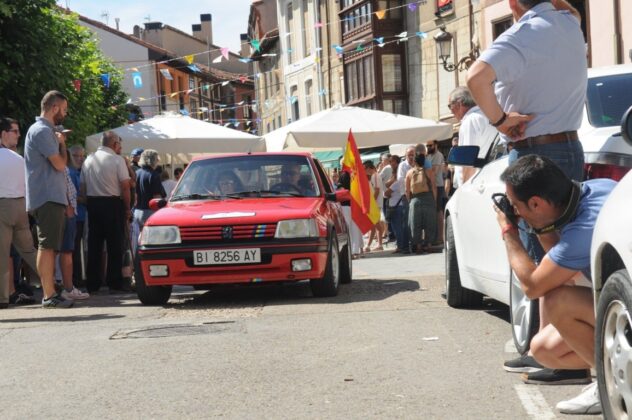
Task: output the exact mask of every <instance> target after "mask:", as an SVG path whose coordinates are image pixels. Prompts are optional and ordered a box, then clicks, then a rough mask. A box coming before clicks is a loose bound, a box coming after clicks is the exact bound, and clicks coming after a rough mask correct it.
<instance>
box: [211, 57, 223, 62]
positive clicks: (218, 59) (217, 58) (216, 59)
mask: <svg viewBox="0 0 632 420" xmlns="http://www.w3.org/2000/svg"><path fill="white" fill-rule="evenodd" d="M221 62H222V56H221V55H218V56H217V57H215V58H214V59H213V63H221Z"/></svg>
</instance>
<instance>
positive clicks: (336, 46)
mask: <svg viewBox="0 0 632 420" xmlns="http://www.w3.org/2000/svg"><path fill="white" fill-rule="evenodd" d="M334 49H335V50H336V52H337V53H338V54H342V53H343V52H344V51H345V50H344V48H342V47H341V46H340V45H334Z"/></svg>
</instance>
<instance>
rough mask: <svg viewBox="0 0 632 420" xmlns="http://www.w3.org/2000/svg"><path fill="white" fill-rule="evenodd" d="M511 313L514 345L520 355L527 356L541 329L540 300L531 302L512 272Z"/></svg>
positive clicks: (510, 286)
mask: <svg viewBox="0 0 632 420" xmlns="http://www.w3.org/2000/svg"><path fill="white" fill-rule="evenodd" d="M509 312H510V315H511V333H512V334H513V340H514V345H515V346H516V350H518V353H520V354H526V353H527V352H528V351H529V346H530V345H531V339H532V338H533V336H534V335H536V334H537V332H538V329H539V327H540V307H539V303H538V300H537V299H535V300H530V299H529V298H528V297H527V296H526V295H525V294H524V292H523V291H522V288H521V287H520V280H518V277H516V275H515V274H514V272H513V271H512V272H511V278H510V281H509Z"/></svg>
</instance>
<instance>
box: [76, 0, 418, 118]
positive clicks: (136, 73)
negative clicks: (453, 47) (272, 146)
mask: <svg viewBox="0 0 632 420" xmlns="http://www.w3.org/2000/svg"><path fill="white" fill-rule="evenodd" d="M426 2H427V0H419V1H414V2H411V3H408V4H403V5H399V6H394V7H391V8H387V9H381V10H377V11H374V12H371V13H367V14H365V15H360V16H369V15H372V14H374V15H376V17H377V18H378V19H380V20H381V19H384V18H385V17H386V13H387V12H388V11H390V10H394V9H399V8H404V7H405V8H407V9H408V10H409V11H411V12H414V11H416V10H417V7H418V5H419V4H425V3H426ZM360 16H354V17H347V18H342V19H338V20H335V21H333V22H325V23H323V22H316V23H315V24H314V28H316V29H319V28H322V27H323V26H326V25H332V24H338V23H340V22H344V21H346V20H352V19H356V18H358V17H360ZM306 30H307V29H304V31H306ZM291 34H292V33H291V32H289V33H285V34H283V35H277V36H275V37H281V36H286V37H287V36H289V35H291ZM275 37H272V38H270V39H273V38H275ZM427 37H428V35H427V33H425V32H421V31H417V32H414V33H412V34H410V35H409V33H408V32H407V31H404V32H401V33H400V34H397V35H395V36H393V37H390V38H391V39H390V40H386V39H385V37H375V38H372V39H369V40H365V39H359V40H355V41H353V43H354V44H357V45H356V47H355V48H353V49H350V50H349V49H348V50H346V51H345V49H344V48H343V47H342V46H341V45H338V44H334V45H332V46H331V48H333V49H334V50H335V52H336V53H337V55H338V57H339V58H342V57H343V56H344V55H345V54H355V53H359V52H362V51H364V50H365V49H367V48H372V47H373V46H377V47H379V48H382V47H384V46H385V45H388V44H391V43H397V44H399V43H401V42H406V41H408V40H409V39H411V38H419V39H422V40H423V39H426V38H427ZM244 44H250V45H251V46H252V48H253V49H254V50H255V51H257V52H258V51H260V49H261V46H262V45H261V40H258V39H252V40H250V41H249V42H246V43H244ZM242 45H243V44H242ZM215 51H220V55H219V56H218V57H216V58H215V59H214V60H213V61H212V62H213V63H219V62H221V61H223V60H229V59H230V55H229V54H230V50H229V49H228V48H224V47H223V48H216V49H210V50H208V51H203V52H199V53H195V54H188V55H184V56H182V57H176V58H170V59H167V60H163V61H159V62H154V63H150V64H145V65H141V66H137V67H131V68H127V69H124V70H123V71H124V72H131V77H132V82H133V86H134V88H136V89H140V88H142V87H143V78H142V74H143V73H144V72H145V71H144V70H140V69H143V68H149V69H148V70H146V71H147V72H151V71H153V69H152V68H153V67H154V66H157V65H159V64H166V63H169V62H171V61H174V60H180V59H183V60H184V61H185V62H186V63H187V65H186V68H188V69H189V70H191V71H192V72H194V73H202V70H201V69H200V68H199V67H198V66H197V65H196V64H195V63H194V59H195V56H196V55H202V54H207V53H210V52H215ZM321 51H322V48H315V49H314V52H316V53H317V54H316V56H315V58H314V60H315V62H319V61H320V58H319V57H318V55H319V53H320V52H321ZM287 52H289V53H291V52H292V51H291V50H288V51H287ZM261 56H262V57H275V56H277V54H274V53H264V54H262V55H261ZM238 60H239V61H241V62H243V63H249V62H252V61H253V59H251V58H249V57H240V58H239V59H238ZM150 67H151V68H150ZM174 68H176V69H177V68H183V67H174ZM159 71H160V74H161V75H162V76H163V77H164V78H165V79H166V80H170V81H171V80H173V75H172V74H171V73H170V71H169V69H164V68H162V69H159ZM274 71H276V70H271V71H269V72H264V73H261V72H259V73H255V74H251V75H240V76H239V77H237V78H235V79H231V80H224V81H222V82H219V83H207V84H204V85H202V86H200V87H198V88H191V89H184V90H181V91H177V92H172V93H170V94H165V95H157V96H153V97H150V98H143V97H138V98H137V100H135V101H132V99H129V100H128V101H127V103H126V104H138V103H140V102H145V101H151V100H155V99H160V98H163V97H170V98H174V97H176V96H178V95H180V94H184V95H189V94H191V93H193V92H195V91H198V90H208V89H210V88H212V87H216V86H218V85H222V86H227V85H229V84H230V83H231V82H237V81H239V82H241V83H245V82H246V81H248V80H249V79H254V78H261V77H262V75H264V74H267V73H272V72H274ZM100 79H101V82H102V84H103V86H104V87H105V88H109V87H110V84H111V80H112V75H111V74H109V73H103V74H101V75H100ZM73 85H74V87H75V90H77V91H79V90H80V88H81V80H79V79H77V80H74V81H73ZM325 95H327V91H326V89H322V90H321V91H319V92H318V96H325ZM284 100H287V101H288V102H289V103H291V104H294V103H296V102H297V101H298V96H287V97H286V98H285V99H284ZM272 101H277V100H276V99H267V100H266V101H265V102H264V104H265V105H266V106H267V107H269V106H270V105H269V104H270V103H271V102H272ZM242 102H243V101H242ZM237 104H238V105H237V106H234V107H229V106H228V105H226V104H216V105H217V106H218V107H219V108H218V109H217V108H216V109H215V110H219V111H220V112H222V110H230V109H237V108H240V107H249V106H252V105H254V107H256V105H257V104H256V101H251V102H250V104H246V105H239V103H237ZM218 121H221V120H218ZM257 122H260V121H257Z"/></svg>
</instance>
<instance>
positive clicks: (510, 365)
mask: <svg viewBox="0 0 632 420" xmlns="http://www.w3.org/2000/svg"><path fill="white" fill-rule="evenodd" d="M503 369H505V370H506V371H507V372H514V373H531V372H537V371H538V370H541V369H544V366H542V365H541V364H539V363H538V362H537V361H536V360H535V359H534V358H533V356H529V355H524V356H520V357H516V358H515V359H511V360H507V361H506V362H505V364H504V365H503Z"/></svg>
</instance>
